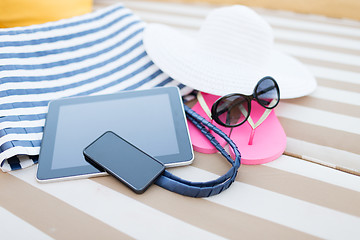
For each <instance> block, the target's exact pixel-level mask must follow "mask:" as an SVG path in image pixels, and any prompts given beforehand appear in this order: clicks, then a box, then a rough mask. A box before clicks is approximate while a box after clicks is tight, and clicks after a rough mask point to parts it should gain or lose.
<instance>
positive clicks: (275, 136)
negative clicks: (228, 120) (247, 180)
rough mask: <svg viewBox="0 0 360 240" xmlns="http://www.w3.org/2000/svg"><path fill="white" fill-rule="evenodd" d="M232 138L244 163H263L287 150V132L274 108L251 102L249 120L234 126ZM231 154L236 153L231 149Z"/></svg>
mask: <svg viewBox="0 0 360 240" xmlns="http://www.w3.org/2000/svg"><path fill="white" fill-rule="evenodd" d="M230 138H231V139H232V140H233V141H234V142H235V144H236V145H237V147H238V148H239V151H240V153H241V163H242V164H249V165H250V164H263V163H267V162H270V161H273V160H275V159H277V158H278V157H280V156H281V155H282V154H283V152H284V151H285V147H286V134H285V131H284V129H283V127H282V126H281V124H280V122H279V120H278V118H277V117H276V115H275V112H274V111H273V110H269V109H264V108H263V107H262V106H260V105H259V104H258V103H257V102H255V101H252V102H251V112H250V117H249V118H248V120H247V121H246V122H245V123H243V124H242V125H240V126H238V127H235V128H233V130H232V133H231V136H230ZM230 154H231V156H232V157H233V156H234V153H233V152H232V151H230Z"/></svg>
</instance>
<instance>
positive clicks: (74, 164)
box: [38, 87, 193, 180]
mask: <svg viewBox="0 0 360 240" xmlns="http://www.w3.org/2000/svg"><path fill="white" fill-rule="evenodd" d="M174 89H176V91H174ZM106 131H113V132H114V133H116V134H117V135H119V136H121V137H122V138H124V139H126V140H127V141H129V142H130V143H132V144H133V145H135V146H137V147H138V148H140V149H141V150H143V151H144V152H146V153H148V154H149V155H151V156H153V157H155V158H156V159H158V160H159V161H161V162H162V163H163V164H165V166H168V167H169V166H178V165H184V164H190V163H191V161H192V159H193V155H192V148H191V143H190V140H189V139H190V138H189V135H188V130H187V126H186V119H185V116H184V112H183V108H182V101H181V98H180V95H179V92H178V89H177V88H175V87H170V88H155V89H150V90H143V91H129V92H122V93H117V94H111V95H103V96H88V97H78V98H68V99H60V100H55V101H53V102H51V104H50V105H49V112H48V116H47V120H46V126H45V130H44V137H43V143H42V146H41V150H40V157H39V168H38V179H39V180H42V179H44V178H45V179H51V178H63V177H67V175H69V176H73V175H74V176H75V175H79V174H80V175H81V174H89V173H93V172H96V169H95V168H93V167H92V166H91V165H90V164H89V163H87V162H86V161H85V159H84V157H83V150H84V148H85V147H87V146H88V145H89V144H90V143H91V142H92V141H94V139H96V138H98V137H99V136H100V135H101V134H103V133H104V132H106ZM41 176H43V177H41Z"/></svg>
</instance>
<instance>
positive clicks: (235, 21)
mask: <svg viewBox="0 0 360 240" xmlns="http://www.w3.org/2000/svg"><path fill="white" fill-rule="evenodd" d="M143 41H144V46H145V50H146V51H147V53H148V55H149V56H150V58H151V59H152V61H153V62H154V63H155V64H156V65H157V66H158V67H159V68H160V69H161V70H162V71H164V72H165V73H166V74H168V75H169V76H170V77H172V78H173V79H175V80H177V81H179V82H181V83H183V84H185V85H187V86H190V87H192V88H195V89H197V90H200V91H203V92H207V93H210V94H214V95H226V94H228V93H235V92H236V93H242V94H252V92H253V90H254V87H255V85H256V83H257V82H258V81H259V80H260V79H261V78H263V77H265V76H272V77H273V78H274V79H276V81H277V82H278V84H279V87H280V93H281V98H296V97H301V96H305V95H307V94H309V93H311V92H312V91H314V90H315V88H316V80H315V78H314V76H313V75H312V74H311V73H310V72H309V70H308V69H307V68H306V67H305V66H304V65H303V64H302V63H300V62H299V61H298V60H296V59H295V58H293V57H290V56H288V55H285V54H283V53H281V52H280V51H278V50H276V49H275V48H274V37H273V32H272V29H271V27H270V25H269V24H268V23H267V22H266V21H265V20H264V19H263V18H262V17H260V16H259V15H258V14H257V13H256V12H254V11H253V10H252V9H250V8H248V7H245V6H240V5H233V6H230V7H222V8H218V9H215V10H213V11H211V12H210V13H209V15H208V16H207V18H206V20H205V22H204V23H203V24H202V26H201V28H200V31H199V32H198V34H197V36H196V37H195V38H191V37H189V36H186V35H184V34H182V33H179V32H178V31H176V30H175V29H173V28H171V27H168V26H166V25H163V24H148V25H147V27H146V29H145V32H144V39H143Z"/></svg>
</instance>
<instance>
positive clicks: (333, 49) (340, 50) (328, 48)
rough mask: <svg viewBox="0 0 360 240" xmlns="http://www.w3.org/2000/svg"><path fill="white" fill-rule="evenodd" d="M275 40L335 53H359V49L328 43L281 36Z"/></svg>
mask: <svg viewBox="0 0 360 240" xmlns="http://www.w3.org/2000/svg"><path fill="white" fill-rule="evenodd" d="M275 42H276V43H285V44H289V45H294V46H301V47H306V48H314V49H321V50H325V51H330V52H336V53H344V54H350V55H360V50H356V49H347V48H340V47H334V46H328V45H320V44H317V43H309V42H300V41H293V40H288V39H281V38H275ZM359 44H360V42H359Z"/></svg>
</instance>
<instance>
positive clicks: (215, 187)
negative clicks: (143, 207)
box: [155, 105, 241, 197]
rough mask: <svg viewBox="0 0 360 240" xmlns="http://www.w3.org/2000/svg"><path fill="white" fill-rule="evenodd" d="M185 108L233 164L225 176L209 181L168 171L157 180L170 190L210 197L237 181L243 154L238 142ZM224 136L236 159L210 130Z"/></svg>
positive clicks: (186, 194)
mask: <svg viewBox="0 0 360 240" xmlns="http://www.w3.org/2000/svg"><path fill="white" fill-rule="evenodd" d="M184 110H185V113H186V116H187V118H188V119H189V120H190V121H191V122H192V123H193V124H194V125H195V126H196V127H197V128H198V129H199V130H200V131H201V132H202V133H203V134H204V135H205V136H206V137H207V138H208V139H209V141H210V142H211V143H212V144H213V145H214V146H215V147H216V149H217V150H218V151H219V152H220V153H221V154H222V155H223V156H224V157H225V158H226V160H227V161H228V162H229V163H230V164H231V166H232V167H231V168H230V169H229V171H228V172H227V173H225V174H224V175H223V176H221V177H219V178H217V179H215V180H212V181H208V182H191V181H188V180H184V179H182V178H180V177H177V176H175V175H173V174H171V173H170V172H168V171H166V170H165V172H164V173H163V174H162V175H161V176H160V177H159V178H158V179H157V181H156V182H155V183H156V184H157V185H159V186H160V187H163V188H165V189H167V190H169V191H172V192H176V193H179V194H182V195H185V196H189V197H209V196H212V195H216V194H219V193H220V192H222V191H224V190H225V189H227V188H228V187H230V185H231V184H232V183H233V182H234V181H235V178H236V175H237V172H238V169H239V167H240V164H241V155H240V152H239V150H238V148H237V146H236V144H235V143H234V142H233V141H232V140H231V139H230V138H229V137H228V136H227V135H226V134H225V133H224V132H222V131H221V130H220V129H218V128H217V127H215V126H214V125H213V124H212V123H210V122H209V121H207V120H206V119H205V118H203V117H201V116H200V115H199V114H197V113H196V112H195V111H194V110H192V109H191V108H189V107H188V106H186V105H184ZM208 129H210V130H212V131H213V132H214V133H216V134H217V135H219V136H220V137H222V138H223V139H224V140H225V141H226V142H227V143H228V144H229V146H230V147H231V148H232V150H233V151H234V153H235V160H232V159H231V157H230V155H229V154H228V153H227V152H226V150H225V149H224V148H223V147H222V146H221V145H220V143H219V142H218V141H217V140H216V139H215V137H214V136H213V135H212V134H211V133H210V132H209V130H208Z"/></svg>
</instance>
